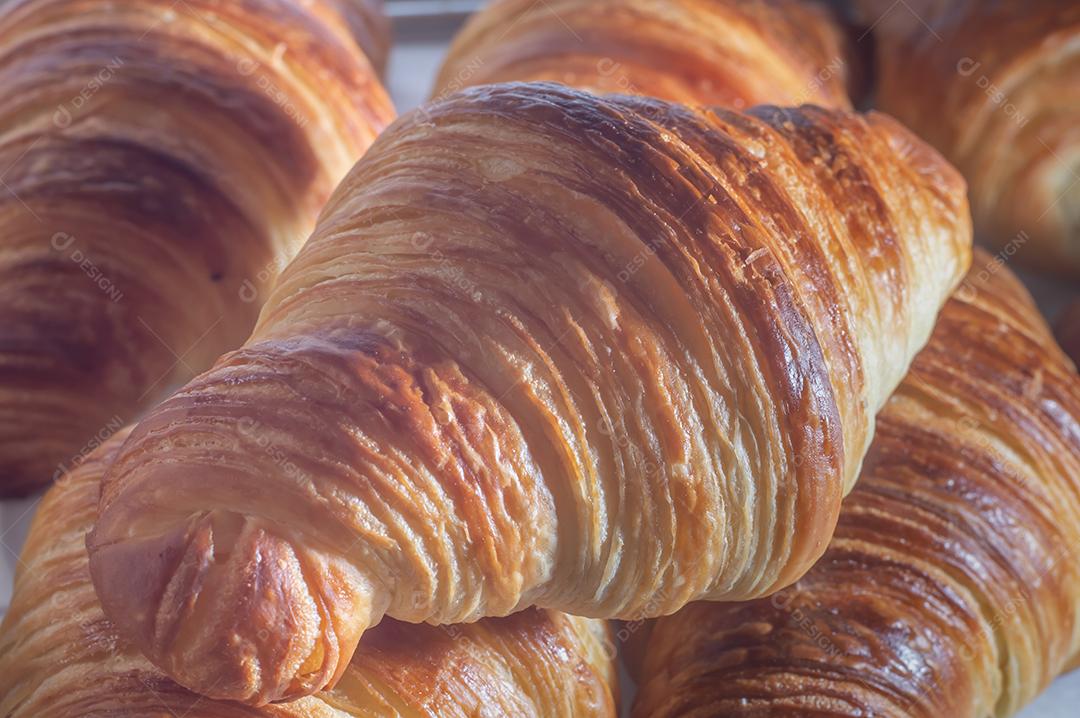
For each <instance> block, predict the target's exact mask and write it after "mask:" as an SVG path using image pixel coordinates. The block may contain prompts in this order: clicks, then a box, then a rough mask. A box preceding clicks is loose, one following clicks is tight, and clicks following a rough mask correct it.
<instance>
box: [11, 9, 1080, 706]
mask: <svg viewBox="0 0 1080 718" xmlns="http://www.w3.org/2000/svg"><path fill="white" fill-rule="evenodd" d="M446 4H447V5H451V4H452V3H449V2H447V3H446ZM445 45H446V41H445V39H444V38H441V37H439V36H438V35H433V36H432V37H430V38H429V39H410V38H407V37H406V38H402V39H399V41H398V42H397V43H396V45H395V49H394V52H393V54H392V55H391V60H390V67H389V77H388V85H389V88H390V91H391V94H392V95H393V97H394V102H395V104H396V105H397V108H398V110H399V112H405V111H407V110H408V109H411V108H412V107H415V106H416V105H417V104H419V103H420V102H422V101H423V100H424V99H425V98H426V97H427V96H428V95H429V94H430V91H431V85H432V83H433V81H434V78H435V73H436V69H437V68H438V65H439V63H440V62H441V61H442V57H443V54H444V53H445ZM1029 286H1031V288H1032V290H1033V292H1034V293H1035V294H1036V296H1037V298H1038V299H1039V300H1040V304H1041V305H1042V306H1043V307H1044V308H1045V309H1046V310H1047V311H1048V313H1051V314H1053V313H1056V312H1057V310H1058V309H1059V308H1060V306H1061V302H1062V298H1063V296H1064V292H1063V291H1062V288H1061V287H1060V286H1057V285H1053V284H1049V283H1045V282H1042V283H1038V284H1036V283H1035V282H1029ZM37 501H38V499H37V498H33V499H23V500H18V501H0V614H2V613H3V611H4V609H5V608H6V607H7V603H8V599H9V597H10V595H11V583H12V578H13V575H14V572H15V568H16V565H17V563H18V552H19V550H20V548H21V546H22V543H23V540H24V538H25V536H26V531H27V529H28V528H29V524H30V521H31V519H32V517H33V509H34V507H35V506H36V504H37ZM1078 716H1080V671H1078V672H1076V673H1073V674H1071V675H1069V676H1065V677H1063V678H1061V679H1059V680H1058V681H1057V682H1056V683H1054V684H1053V685H1052V686H1051V687H1050V689H1049V690H1048V691H1047V692H1046V693H1045V694H1043V695H1042V696H1041V697H1040V698H1039V699H1038V700H1037V701H1035V702H1034V703H1033V704H1031V705H1030V706H1028V708H1027V709H1026V710H1025V711H1023V713H1021V714H1020V717H1021V718H1078ZM940 718H953V717H952V716H941V717H940Z"/></svg>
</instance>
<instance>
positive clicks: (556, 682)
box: [0, 432, 616, 718]
mask: <svg viewBox="0 0 1080 718" xmlns="http://www.w3.org/2000/svg"><path fill="white" fill-rule="evenodd" d="M124 435H126V432H122V433H121V435H120V437H118V438H115V439H113V440H110V441H109V442H108V443H107V444H105V445H104V446H103V447H102V448H101V449H99V450H97V451H95V452H94V453H92V454H91V455H90V456H89V457H88V458H87V459H86V460H85V461H84V462H82V463H81V464H80V465H79V466H78V467H77V468H75V469H73V470H72V471H71V473H70V474H68V475H66V476H65V477H64V478H63V479H62V480H61V481H60V482H59V483H58V485H56V486H55V487H53V488H52V489H51V490H50V492H49V493H48V494H47V495H46V496H45V498H44V499H43V500H42V502H41V505H40V508H39V509H38V513H37V515H36V516H35V519H34V523H33V526H32V528H31V531H30V535H29V537H28V539H27V542H26V546H25V548H24V549H23V555H22V558H21V560H20V569H19V574H18V577H17V579H16V583H15V594H14V600H13V602H12V605H11V609H10V610H9V611H8V613H7V616H6V617H5V619H4V623H3V625H2V626H0V715H3V716H5V718H45V717H47V718H88V717H90V716H102V717H104V716H108V717H109V718H124V717H126V716H130V717H131V718H144V717H145V716H150V715H153V716H158V715H160V716H170V715H171V716H174V718H179V717H180V716H186V718H241V717H242V716H243V717H246V718H257V717H260V716H266V717H267V718H269V717H270V716H273V717H274V718H316V717H318V718H322V717H326V718H330V717H331V716H333V717H334V718H342V717H343V716H369V717H370V716H391V715H393V716H421V715H423V716H439V717H440V718H452V717H455V716H460V717H461V718H466V717H468V718H473V717H475V716H483V717H490V718H503V717H505V716H551V717H552V718H556V717H557V718H572V717H575V716H577V717H580V718H614V717H615V715H616V713H615V709H614V701H613V697H612V689H613V686H614V680H615V679H614V668H613V662H612V656H613V652H612V646H613V644H612V643H611V640H610V638H609V637H608V634H607V629H606V628H605V626H604V624H603V623H602V622H600V621H592V620H589V619H580V618H572V617H569V616H566V615H564V614H559V613H554V612H548V611H541V610H538V609H529V610H526V611H523V612H521V613H518V614H515V615H513V616H510V617H508V618H491V619H485V620H483V621H480V622H478V623H474V624H471V625H468V626H447V627H443V628H438V627H434V626H410V625H407V624H402V623H397V622H396V621H391V620H387V621H384V622H383V623H382V624H381V625H379V626H378V627H377V628H374V629H372V630H371V631H369V632H368V633H366V634H365V635H364V640H363V642H362V643H361V646H360V650H359V651H357V654H356V657H355V658H354V659H353V661H352V663H351V664H350V665H349V666H348V667H347V668H346V669H345V673H344V674H343V676H342V678H341V681H340V682H339V683H338V685H337V688H335V689H334V690H332V691H328V692H326V693H320V694H317V695H315V696H312V697H308V698H304V699H301V700H299V701H296V702H293V703H287V704H284V705H280V706H274V707H271V708H266V709H262V710H257V709H252V708H248V707H245V706H241V705H239V704H235V703H225V702H217V701H213V700H209V699H206V698H201V697H200V696H198V695H196V694H193V693H190V692H188V691H185V690H184V689H182V688H180V687H179V686H177V685H176V684H175V683H173V682H172V681H170V680H168V679H167V678H166V677H165V676H163V675H162V674H161V672H160V671H158V670H156V669H155V668H154V667H153V666H152V665H151V664H150V663H148V662H147V661H146V659H145V658H143V657H142V656H141V655H140V654H139V653H138V651H137V650H136V649H135V648H134V647H133V646H132V645H131V644H130V643H128V642H126V641H124V640H123V639H121V638H120V637H118V636H117V634H116V631H115V630H114V629H113V627H112V626H111V625H110V623H109V621H108V620H107V619H106V618H105V616H104V615H103V614H102V612H101V605H100V604H99V603H98V600H97V597H96V596H95V594H94V589H93V586H92V585H91V583H90V575H89V572H88V570H87V561H86V548H85V545H84V537H85V534H86V530H87V529H88V528H89V526H90V525H91V523H92V522H93V519H94V515H95V514H96V512H97V497H98V493H99V487H100V483H101V474H102V472H103V471H104V469H105V466H106V465H107V464H108V462H109V461H110V460H111V458H112V456H113V455H114V454H115V453H116V450H117V449H118V448H119V446H120V443H121V440H122V437H123V436H124Z"/></svg>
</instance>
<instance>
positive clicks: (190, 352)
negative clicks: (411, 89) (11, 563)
mask: <svg viewBox="0 0 1080 718" xmlns="http://www.w3.org/2000/svg"><path fill="white" fill-rule="evenodd" d="M325 2H332V3H335V4H331V5H326V4H324V3H325ZM346 2H349V3H352V2H356V0H305V1H304V2H294V1H293V0H251V1H249V2H242V3H241V2H235V1H234V0H183V1H182V2H174V1H173V0H11V1H10V2H5V3H3V5H2V7H0V94H2V97H3V98H4V99H3V102H2V103H0V173H2V174H0V227H2V228H3V235H2V238H0V494H13V493H22V492H26V491H29V490H31V489H33V488H34V487H37V486H40V485H42V484H44V483H45V482H47V481H49V480H51V479H52V478H53V476H54V475H55V474H58V473H61V471H62V467H63V465H65V464H67V463H70V462H71V461H73V460H74V459H76V458H77V457H78V456H79V455H80V454H82V453H84V450H85V449H84V447H88V446H91V445H94V444H96V443H97V442H98V441H100V439H101V436H102V435H104V434H108V433H110V432H111V431H115V430H116V429H117V428H119V427H120V426H122V425H123V424H124V422H125V420H126V419H128V418H130V417H132V416H134V415H135V414H136V413H137V412H139V411H140V410H142V409H144V408H146V407H148V406H151V405H153V403H155V402H156V401H157V400H158V399H159V398H160V397H161V396H163V395H164V394H165V393H167V392H168V391H170V390H171V389H173V388H175V387H176V386H177V385H179V384H181V383H183V382H184V381H187V380H188V379H189V378H190V377H191V376H193V375H194V374H195V373H196V372H198V371H201V370H203V369H205V368H206V367H207V366H209V365H210V364H211V363H212V362H213V360H214V359H216V358H217V357H218V356H220V354H221V353H222V352H223V351H226V350H228V349H232V348H235V347H236V346H239V345H240V344H241V343H242V342H243V340H244V338H245V337H246V336H247V335H248V334H249V333H250V330H251V327H252V326H253V325H254V322H255V318H256V316H257V314H258V309H259V305H260V304H261V302H262V301H263V300H264V299H265V297H264V296H263V295H264V294H265V293H266V290H267V287H268V285H269V283H270V281H271V280H272V279H273V278H274V277H275V276H276V275H277V273H278V271H279V270H280V269H281V267H283V266H284V265H285V264H286V263H287V261H288V259H289V258H291V257H292V255H293V254H295V252H296V250H297V249H299V247H300V245H301V243H302V241H303V240H304V238H306V236H307V234H308V233H309V232H310V231H311V229H312V227H313V226H314V221H315V218H316V216H317V213H318V210H319V209H320V208H321V206H322V204H323V203H324V202H325V200H326V198H327V197H328V196H329V194H330V192H331V191H332V189H333V187H334V186H335V185H336V183H337V182H338V181H339V180H340V179H341V177H342V176H343V175H344V174H345V172H346V171H347V170H348V169H349V167H350V166H351V165H352V164H353V162H354V161H355V160H356V158H357V157H358V156H359V155H360V154H361V153H362V152H363V150H364V149H365V148H366V147H367V146H368V144H370V142H371V141H372V139H374V136H375V134H376V133H377V132H378V131H379V130H380V129H381V128H382V127H384V126H385V125H386V124H387V123H388V122H389V120H390V119H391V118H392V114H393V110H392V108H391V106H390V104H389V100H388V98H387V96H386V94H385V92H384V91H383V89H382V88H381V86H380V84H379V81H378V78H377V77H376V76H375V74H374V72H373V71H372V69H371V66H370V64H369V63H368V61H367V59H365V57H364V56H363V53H361V51H360V50H359V48H358V47H357V45H356V43H355V42H354V41H353V40H352V36H351V35H350V33H349V31H348V29H347V28H346V26H345V24H344V21H343V19H342V17H341V16H340V15H339V14H338V13H337V12H336V11H335V8H336V7H339V6H341V7H343V6H344V4H345V3H346ZM335 18H337V19H335Z"/></svg>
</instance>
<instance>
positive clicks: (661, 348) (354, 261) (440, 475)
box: [89, 84, 970, 702]
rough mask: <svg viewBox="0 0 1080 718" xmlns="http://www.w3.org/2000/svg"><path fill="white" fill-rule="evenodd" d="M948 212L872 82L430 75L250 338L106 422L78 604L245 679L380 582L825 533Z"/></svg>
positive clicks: (390, 609)
mask: <svg viewBox="0 0 1080 718" xmlns="http://www.w3.org/2000/svg"><path fill="white" fill-rule="evenodd" d="M969 243H970V225H969V219H968V214H967V207H966V204H965V201H964V186H963V183H962V181H961V180H960V179H959V176H958V175H956V174H955V172H954V171H953V170H952V169H951V168H949V167H948V165H946V164H945V163H944V162H943V161H942V160H941V159H940V157H938V156H937V155H936V154H935V153H933V152H932V151H931V150H929V149H927V148H926V147H925V146H924V145H921V144H920V143H919V142H918V141H917V140H915V139H914V138H913V137H912V136H910V135H909V134H907V133H906V132H905V131H904V130H902V129H901V128H900V127H899V125H897V124H896V123H895V122H893V121H892V120H889V119H888V118H886V117H884V116H881V115H869V116H865V117H864V116H860V115H856V114H852V113H846V112H837V111H826V110H822V109H815V108H810V107H807V108H804V109H788V110H784V109H779V108H775V107H761V108H758V109H756V110H755V111H754V112H753V113H752V114H746V115H743V114H738V113H733V112H726V111H716V112H712V111H705V110H701V111H696V110H691V109H687V108H683V107H680V106H676V105H669V104H665V103H662V102H659V101H653V100H644V99H631V98H625V97H623V98H618V97H611V98H599V97H595V96H592V95H588V94H586V93H582V92H577V91H573V90H569V89H567V88H564V87H560V86H556V85H551V84H533V85H529V84H513V85H501V86H492V87H486V88H477V89H474V90H470V91H467V92H465V93H463V94H460V95H457V96H455V97H454V98H452V99H450V100H448V101H446V102H442V103H438V104H435V105H431V106H429V107H427V108H426V109H424V110H421V111H418V112H416V113H413V114H411V115H410V116H409V117H407V118H404V119H403V120H401V121H399V122H398V123H397V124H396V125H395V126H394V127H392V128H391V129H390V130H388V131H387V132H386V133H384V134H383V135H382V136H381V137H380V138H379V140H377V141H376V143H375V145H374V146H373V147H372V149H371V150H370V151H369V152H368V153H367V155H365V157H364V159H363V160H362V161H361V162H360V163H359V164H358V165H357V167H356V168H355V169H354V171H353V172H352V173H351V174H350V175H349V177H348V178H347V179H346V180H345V181H344V183H343V184H342V185H341V187H340V188H339V189H338V191H337V192H336V193H335V195H334V197H333V198H332V199H331V201H330V203H329V204H328V205H327V208H326V210H325V211H324V213H323V215H322V218H321V220H320V225H319V227H318V229H317V230H316V232H315V234H314V235H313V237H312V239H311V240H310V241H309V242H308V243H307V245H305V248H304V249H303V251H302V252H301V254H300V255H299V256H298V258H297V259H296V260H295V261H294V262H293V263H292V264H291V265H290V266H289V268H288V269H286V271H285V272H284V274H283V276H282V278H281V279H280V281H279V282H278V284H277V286H276V288H275V291H274V293H273V295H272V296H271V298H270V300H269V303H268V304H267V305H266V307H265V308H264V311H263V314H262V315H261V320H260V324H259V326H258V327H257V328H256V330H255V332H254V334H253V336H252V338H251V339H250V340H249V342H248V343H247V344H246V345H245V346H244V347H243V348H242V349H240V350H239V351H236V352H234V353H232V354H229V355H227V356H225V357H223V358H222V359H221V360H220V361H219V362H218V364H217V365H216V367H215V368H214V369H213V370H211V371H209V372H207V373H205V374H203V375H202V376H200V377H199V378H197V379H196V380H194V381H193V382H192V383H190V384H189V385H188V386H187V387H186V388H184V389H182V390H181V391H179V392H178V393H177V394H176V395H174V396H173V397H172V398H171V399H169V400H168V401H166V402H165V403H163V404H162V405H161V406H159V407H158V408H157V409H155V410H154V411H152V412H151V413H150V414H149V415H148V416H147V418H146V419H145V420H144V421H143V422H141V423H140V424H139V425H138V427H137V428H136V429H135V431H134V432H133V434H132V436H131V438H130V439H129V440H128V442H127V444H126V445H125V447H124V450H123V451H122V452H121V453H120V455H119V457H118V458H117V461H116V463H115V464H114V465H113V467H112V468H111V470H110V472H109V476H108V478H107V480H106V483H105V490H104V492H103V497H102V514H101V517H100V519H99V521H98V524H97V526H96V528H95V530H94V532H93V533H92V534H91V537H90V541H89V545H90V549H91V568H92V573H93V576H94V582H95V585H96V586H97V588H98V591H99V594H100V595H101V598H102V602H103V604H104V607H105V611H106V613H107V614H108V615H109V616H110V617H111V618H113V619H114V620H115V621H116V622H117V624H118V627H119V628H120V630H121V632H122V633H123V634H124V635H126V636H128V637H129V638H131V639H132V640H133V641H135V642H136V643H137V645H139V646H140V648H141V649H142V650H143V651H144V652H145V653H146V654H147V655H148V656H150V657H151V659H152V660H153V661H154V662H156V663H158V664H159V665H161V666H162V667H164V669H165V670H166V671H167V672H169V673H170V674H171V675H173V676H174V677H176V678H177V680H179V681H180V682H181V683H184V684H185V685H188V686H189V687H193V688H194V689H197V690H199V691H202V692H209V693H211V694H216V695H219V696H222V697H226V696H228V697H233V698H236V699H239V700H244V701H252V702H262V701H266V700H273V699H279V698H285V697H288V696H295V695H299V694H304V693H310V692H312V691H314V690H318V689H319V688H321V687H322V686H324V685H327V684H328V683H332V682H333V681H334V680H335V679H336V677H337V676H338V675H339V674H340V671H341V670H343V668H344V666H345V665H346V664H347V663H348V659H349V657H350V656H351V655H352V652H353V649H354V647H355V645H356V641H357V640H358V638H359V637H360V635H361V634H362V633H363V631H364V630H366V628H367V627H368V626H369V625H371V624H372V623H374V622H377V621H378V620H379V618H380V617H381V616H382V615H384V614H386V615H389V616H393V617H395V618H398V619H401V620H406V621H409V622H419V621H433V622H438V623H455V622H462V621H471V620H475V619H477V618H479V617H481V616H487V615H505V614H509V613H511V612H513V611H515V610H519V609H520V608H522V607H525V606H529V605H538V606H542V607H546V608H554V609H557V610H564V611H567V612H570V613H574V614H578V615H587V616H596V617H610V616H639V615H641V614H643V613H647V614H649V615H657V614H661V613H667V612H671V611H674V610H676V609H677V608H679V607H681V606H682V605H683V604H685V603H686V602H687V601H690V600H694V599H702V598H714V599H744V598H751V597H754V596H759V595H763V594H766V593H768V592H771V591H774V590H776V589H777V588H780V587H782V586H784V585H787V584H789V583H790V582H792V581H794V580H795V579H797V578H798V577H799V576H800V575H801V574H802V573H803V572H804V571H806V570H807V568H809V566H810V565H812V564H813V562H814V561H815V560H816V559H817V558H818V557H819V556H820V554H821V552H822V551H824V549H825V546H826V544H827V542H828V540H829V537H830V536H831V535H832V530H833V525H834V523H835V520H836V515H837V513H838V511H839V505H840V499H841V497H842V496H843V494H844V493H845V492H846V491H847V490H848V489H850V487H851V485H852V483H853V482H854V480H855V477H856V473H857V470H858V467H859V464H860V462H861V460H862V456H863V454H864V452H865V450H866V447H867V445H868V444H869V441H870V436H871V434H872V432H873V418H874V414H875V413H876V411H877V409H878V408H879V407H880V406H881V405H882V404H883V403H884V401H885V399H886V397H887V396H888V395H889V393H890V392H891V391H892V390H893V388H894V387H895V386H896V384H897V383H898V382H899V381H900V379H901V377H902V376H903V374H904V372H905V371H906V369H907V366H908V362H909V360H910V358H911V357H913V356H914V354H915V352H916V351H917V350H918V349H919V348H920V347H921V346H922V345H923V343H924V342H925V339H926V338H927V337H928V336H929V334H930V331H931V328H932V325H933V322H934V318H935V315H936V313H937V311H938V309H939V307H940V305H941V304H942V303H943V301H944V298H945V297H946V296H947V294H948V292H949V291H951V289H952V287H953V286H954V285H955V283H956V282H957V281H958V280H959V278H960V277H961V276H962V274H963V271H964V270H965V268H966V267H967V265H968V263H969V261H970V246H969ZM261 631H266V632H270V635H272V636H273V640H266V639H265V637H264V635H261V634H260V632H261Z"/></svg>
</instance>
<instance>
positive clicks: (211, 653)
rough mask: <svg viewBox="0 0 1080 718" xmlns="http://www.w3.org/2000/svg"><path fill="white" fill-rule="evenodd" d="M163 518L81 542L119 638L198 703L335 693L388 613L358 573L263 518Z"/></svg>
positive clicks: (127, 519) (106, 525) (128, 518)
mask: <svg viewBox="0 0 1080 718" xmlns="http://www.w3.org/2000/svg"><path fill="white" fill-rule="evenodd" d="M158 476H159V477H161V476H167V472H166V473H164V474H158ZM212 480H213V481H227V480H228V479H227V478H225V475H224V474H221V473H217V474H215V476H214V478H213V479H212ZM129 506H130V505H129ZM134 506H136V507H138V506H139V503H138V502H136V504H134ZM135 510H136V511H138V510H139V509H138V508H136V509H135ZM159 519H160V520H154V521H150V520H149V519H148V517H146V516H143V517H141V520H140V519H137V518H135V517H134V516H132V515H131V514H129V513H128V512H127V511H126V510H125V511H123V512H113V513H112V514H110V515H109V516H108V517H107V520H106V521H104V522H100V523H99V524H98V525H97V526H96V527H95V529H94V530H93V531H92V532H91V533H90V534H88V535H87V540H86V543H87V548H88V551H89V555H90V575H91V577H92V579H93V582H94V585H95V586H96V587H98V593H99V595H100V597H101V600H102V605H103V607H104V610H105V612H106V614H107V615H109V616H111V617H112V620H113V623H114V624H115V625H116V627H117V630H118V631H119V632H120V633H121V635H124V636H125V637H126V638H128V639H129V640H132V641H133V642H135V643H136V645H139V646H141V647H142V648H143V650H144V652H145V653H146V654H147V657H148V658H150V660H151V661H153V662H154V663H156V664H158V665H159V666H161V667H162V668H163V669H164V670H165V671H166V672H168V673H169V675H170V676H171V677H172V678H173V679H175V680H176V681H177V683H179V684H181V685H183V686H185V687H188V688H190V689H192V690H196V691H197V692H199V693H201V694H202V695H205V696H207V697H210V698H216V699H225V700H236V701H241V702H244V703H248V704H251V705H262V704H265V703H269V702H276V701H287V700H292V699H296V698H299V697H302V696H306V695H310V694H312V693H315V692H317V691H320V690H323V689H325V688H329V687H333V685H334V684H335V683H336V682H337V680H338V678H340V676H341V674H342V673H343V671H344V670H345V668H346V667H347V666H348V664H349V659H350V658H351V656H352V654H353V652H354V651H355V649H356V645H357V643H358V642H359V640H360V637H361V635H363V633H364V631H365V630H367V629H368V628H369V627H371V626H372V625H374V624H376V623H378V621H379V619H380V618H381V617H382V615H383V613H384V610H385V606H384V605H381V604H376V603H373V602H374V601H378V600H381V599H380V594H378V593H376V592H375V591H374V590H373V588H372V585H371V583H370V582H369V581H368V580H367V579H366V577H365V576H363V575H362V573H361V572H360V571H359V570H358V569H357V568H356V567H355V566H353V565H352V564H350V563H348V562H347V561H343V560H335V559H334V558H333V557H332V556H330V555H328V554H325V553H323V552H320V551H319V550H318V549H315V548H310V547H305V546H304V544H302V543H301V542H297V541H293V540H291V539H290V538H289V537H288V536H286V535H285V534H284V533H283V532H282V531H281V530H280V527H279V526H275V525H274V524H273V523H272V522H270V521H267V520H266V519H265V518H259V517H255V516H251V515H244V514H241V513H237V512H234V511H228V510H221V509H212V510H208V511H200V512H197V513H194V514H191V515H189V516H188V517H186V518H180V517H178V516H177V517H170V518H161V517H159ZM155 524H156V525H157V526H168V528H167V529H165V530H164V531H160V529H159V530H154V529H152V528H151V527H152V526H154V525H155ZM143 532H145V533H143ZM101 587H109V590H102V589H101Z"/></svg>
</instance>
